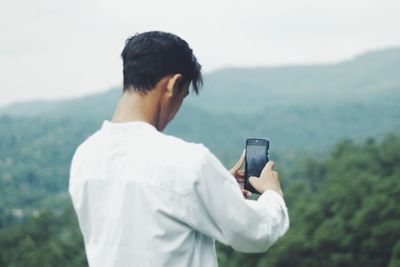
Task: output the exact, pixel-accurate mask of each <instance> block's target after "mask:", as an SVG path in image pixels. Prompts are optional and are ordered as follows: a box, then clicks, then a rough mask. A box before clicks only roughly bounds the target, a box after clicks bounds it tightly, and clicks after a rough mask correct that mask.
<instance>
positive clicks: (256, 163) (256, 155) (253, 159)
mask: <svg viewBox="0 0 400 267" xmlns="http://www.w3.org/2000/svg"><path fill="white" fill-rule="evenodd" d="M267 153H268V152H267V146H266V145H248V146H247V149H246V164H247V175H248V176H257V177H258V176H260V174H261V171H262V169H263V168H264V166H265V164H266V163H267V162H268V158H267Z"/></svg>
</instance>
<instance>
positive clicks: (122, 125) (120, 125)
mask: <svg viewBox="0 0 400 267" xmlns="http://www.w3.org/2000/svg"><path fill="white" fill-rule="evenodd" d="M137 128H147V129H150V130H155V131H157V129H156V127H154V126H153V125H152V124H150V123H148V122H145V121H127V122H111V121H109V120H104V121H103V124H102V126H101V129H121V130H129V129H137Z"/></svg>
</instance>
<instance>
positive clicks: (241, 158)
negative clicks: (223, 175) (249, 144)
mask: <svg viewBox="0 0 400 267" xmlns="http://www.w3.org/2000/svg"><path fill="white" fill-rule="evenodd" d="M244 158H245V151H243V153H242V155H241V156H240V159H239V160H238V162H236V163H235V165H233V167H232V168H231V170H232V171H234V172H236V171H238V170H239V169H240V168H241V167H242V166H243V163H244Z"/></svg>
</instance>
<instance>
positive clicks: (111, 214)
mask: <svg viewBox="0 0 400 267" xmlns="http://www.w3.org/2000/svg"><path fill="white" fill-rule="evenodd" d="M122 59H123V74H124V92H123V95H122V97H121V99H120V101H119V104H118V106H117V108H116V111H115V114H114V116H113V118H112V120H111V121H108V120H105V121H104V122H103V124H102V127H101V129H100V130H98V131H97V132H95V133H94V134H93V135H91V136H90V137H89V138H88V139H87V140H86V141H85V142H83V143H82V144H81V145H80V146H79V147H78V148H77V150H76V152H75V154H74V156H73V159H72V164H71V170H70V184H69V192H70V194H71V197H72V200H73V205H74V207H75V210H76V212H77V215H78V220H79V225H80V228H81V231H82V233H83V236H84V241H85V248H86V253H87V258H88V261H89V265H90V266H94V267H99V266H116V267H124V266H139V267H146V266H151V267H154V266H172V267H177V266H187V267H195V266H202V267H208V266H217V265H218V264H217V257H216V252H215V240H218V241H220V242H222V243H224V244H227V245H230V246H232V247H233V248H234V249H236V250H238V251H243V252H262V251H265V250H267V249H268V248H269V247H270V246H271V245H272V244H273V243H274V242H275V241H276V240H277V239H278V238H279V237H280V236H282V235H283V234H284V233H285V232H286V231H287V229H288V227H289V219H288V214H287V208H286V206H285V202H284V200H283V198H282V197H283V193H282V190H281V187H280V185H279V180H278V173H277V172H275V171H273V170H272V168H273V166H274V163H273V162H272V161H271V162H269V163H268V164H267V165H266V166H265V168H264V169H263V171H262V174H261V176H260V177H259V178H256V177H252V178H251V180H250V182H251V184H252V185H253V186H254V188H255V189H256V190H258V191H259V192H260V193H262V194H261V196H260V197H259V198H258V200H257V201H255V200H248V199H246V198H245V197H244V196H243V194H242V193H245V194H246V193H247V192H246V191H243V192H242V191H241V189H240V186H239V184H238V182H237V180H236V179H235V177H236V178H237V179H239V180H240V181H242V179H243V171H241V170H240V168H241V167H242V165H243V161H244V157H243V155H242V157H241V159H240V160H239V162H238V163H237V164H236V165H235V166H234V168H232V169H231V171H230V172H229V171H228V170H226V169H225V168H224V167H223V165H222V164H221V163H220V161H219V160H218V159H217V158H216V157H215V156H214V155H213V154H212V153H211V152H210V151H209V150H208V149H207V148H206V147H204V146H203V145H201V144H194V143H188V142H185V141H183V140H181V139H179V138H176V137H173V136H168V135H165V134H163V133H162V132H161V131H162V130H163V129H164V128H165V126H166V125H167V124H168V123H169V122H170V121H171V120H172V119H173V118H174V116H175V114H176V113H177V112H178V110H179V108H180V106H181V104H182V101H183V99H184V98H185V96H187V95H188V94H189V86H190V85H192V87H193V90H194V91H195V92H196V93H198V89H199V86H200V85H201V83H202V78H201V72H200V65H199V64H198V63H197V59H196V57H195V56H194V55H193V53H192V50H191V49H190V48H189V46H188V44H187V43H186V42H185V41H184V40H182V39H181V38H179V37H178V36H175V35H173V34H170V33H165V32H146V33H143V34H138V35H135V36H133V37H131V38H130V39H128V40H127V42H126V45H125V48H124V50H123V52H122ZM193 123H196V122H195V121H194V122H193Z"/></svg>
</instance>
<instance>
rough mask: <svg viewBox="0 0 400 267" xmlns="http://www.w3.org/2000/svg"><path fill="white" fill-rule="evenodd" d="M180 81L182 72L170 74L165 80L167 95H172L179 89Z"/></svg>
mask: <svg viewBox="0 0 400 267" xmlns="http://www.w3.org/2000/svg"><path fill="white" fill-rule="evenodd" d="M181 81H182V74H180V73H177V74H174V75H172V76H171V78H169V80H168V82H167V88H166V89H167V92H166V93H167V96H168V97H172V96H174V95H175V94H177V93H178V91H179V85H180V82H181Z"/></svg>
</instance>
